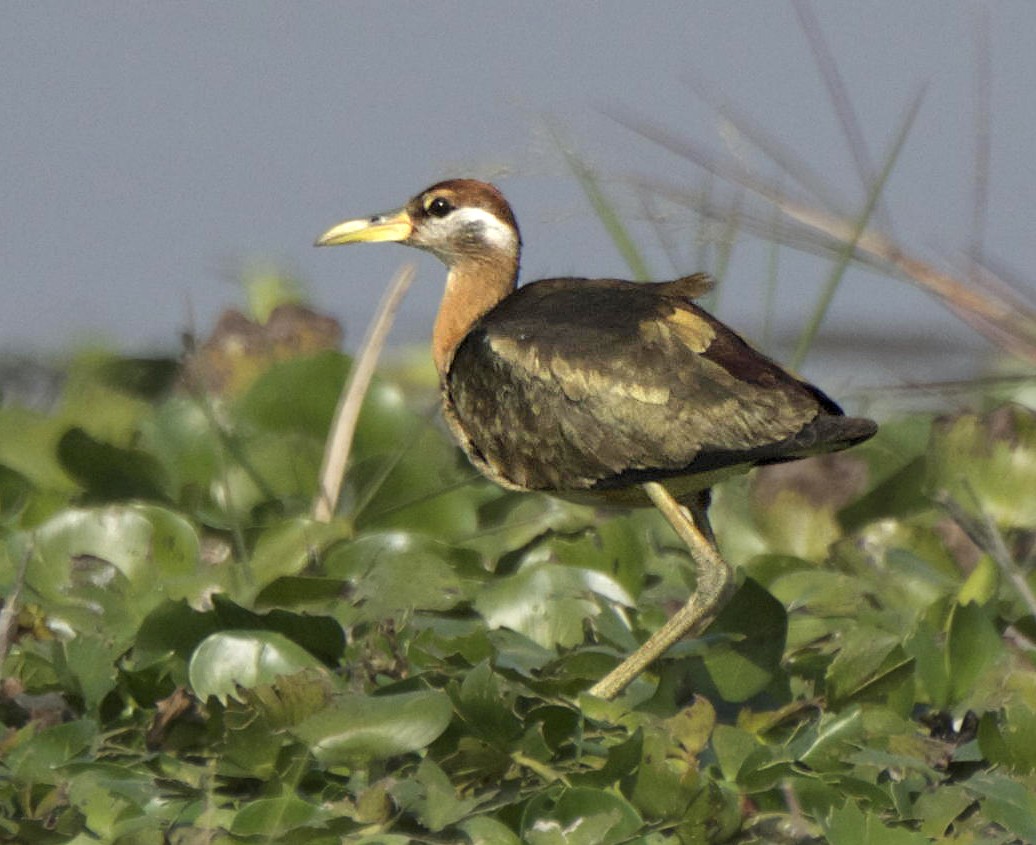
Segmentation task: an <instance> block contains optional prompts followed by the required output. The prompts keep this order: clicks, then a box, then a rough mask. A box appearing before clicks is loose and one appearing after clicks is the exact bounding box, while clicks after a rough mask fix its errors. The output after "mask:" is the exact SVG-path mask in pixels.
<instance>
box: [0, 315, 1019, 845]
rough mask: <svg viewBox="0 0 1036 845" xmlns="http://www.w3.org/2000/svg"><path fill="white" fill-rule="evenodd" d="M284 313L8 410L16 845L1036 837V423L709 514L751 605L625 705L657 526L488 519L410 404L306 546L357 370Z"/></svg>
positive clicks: (11, 779)
mask: <svg viewBox="0 0 1036 845" xmlns="http://www.w3.org/2000/svg"><path fill="white" fill-rule="evenodd" d="M287 307H290V308H291V309H292V310H291V311H290V312H289V313H288V317H290V320H288V322H289V323H291V324H292V325H293V326H295V328H296V329H298V332H297V335H296V339H298V338H301V341H299V342H296V341H295V340H292V336H290V333H289V336H287V337H286V336H285V335H283V334H281V335H277V336H276V337H274V338H272V339H271V338H270V337H269V336H268V335H269V332H270V331H273V330H274V329H271V328H270V326H271V325H272V326H273V327H275V328H276V327H277V326H283V325H284V324H285V323H284V321H285V319H286V318H285V316H284V314H283V313H282V315H281V317H277V311H276V310H275V311H274V312H273V314H271V315H270V316H269V319H268V320H266V321H265V323H264V324H263V325H264V326H265V327H266V332H265V333H264V331H263V330H262V327H256V326H255V324H249V325H247V326H244V325H243V324H242V323H241V320H243V319H245V318H241V319H238V318H237V317H235V318H233V319H230V320H228V321H227V322H226V324H223V331H224V333H223V335H221V337H220V338H217V339H216V340H217V341H218V342H216V341H213V342H209V343H207V344H206V345H204V346H203V347H201V348H200V351H198V352H197V353H195V355H194V356H193V357H192V359H191V361H190V362H189V363H188V364H187V367H186V369H182V370H179V374H178V375H177V372H178V371H177V368H175V367H174V366H173V365H172V364H171V362H163V361H147V360H135V361H130V360H122V359H118V360H113V359H109V358H104V357H103V356H99V355H92V356H87V357H84V358H83V359H82V360H80V361H77V362H76V363H75V364H74V365H73V366H72V367H71V369H70V371H69V374H68V378H67V379H66V381H65V385H64V389H63V392H62V394H61V395H60V397H59V399H58V400H57V401H56V403H55V405H54V407H53V408H52V409H51V410H49V411H48V412H47V413H41V412H36V411H32V410H29V409H27V408H23V407H18V406H15V405H8V406H4V407H0V531H2V544H0V592H2V595H3V596H4V597H5V598H4V606H3V612H2V616H0V642H2V644H3V645H2V651H0V657H2V685H0V714H2V717H3V723H4V725H5V728H4V732H3V734H2V736H0V841H2V842H18V843H37V842H38V843H57V842H75V843H87V842H107V843H119V844H120V845H130V843H134V845H136V843H156V845H157V843H181V844H182V845H187V844H188V843H232V842H272V841H276V842H290V843H338V842H343V841H348V842H358V843H363V842H366V843H405V842H442V843H445V842H470V843H520V842H528V843H534V845H554V843H586V845H594V844H596V843H626V842H641V843H656V842H663V841H675V842H685V843H703V842H717V843H718V842H737V843H750V842H760V843H761V842H776V843H806V842H824V841H826V842H830V843H834V845H856V843H861V844H862V843H893V845H895V843H904V845H913V843H928V842H959V843H969V844H970V843H990V845H992V843H1012V842H1027V841H1028V842H1031V841H1036V797H1034V796H1036V671H1034V666H1033V655H1034V653H1036V651H1034V650H1036V646H1034V642H1036V617H1034V610H1036V608H1034V606H1033V603H1032V588H1033V587H1034V586H1036V575H1034V573H1033V557H1034V553H1033V549H1034V546H1036V541H1034V538H1036V415H1034V413H1033V412H1032V411H1031V410H1030V409H1027V408H1025V407H1023V406H1022V405H1010V404H1008V405H1002V406H1000V407H998V408H995V409H979V410H978V411H976V412H974V413H960V414H956V415H953V416H949V417H945V418H941V419H937V420H932V419H930V418H924V417H917V416H915V417H911V418H907V419H900V420H892V421H889V422H887V423H886V424H885V425H884V426H883V428H882V431H881V432H880V433H879V435H878V436H877V437H876V438H875V439H874V440H873V441H871V442H869V443H867V444H865V445H863V446H861V447H859V448H857V449H855V450H853V451H852V452H850V453H846V454H842V455H837V456H833V457H828V458H824V459H817V460H813V461H808V462H800V463H798V464H793V465H788V466H785V467H777V468H770V469H767V470H763V471H760V472H757V473H755V474H754V475H752V476H750V477H745V478H742V479H739V480H735V481H732V482H729V483H728V484H726V485H725V486H724V487H722V488H720V489H719V490H717V495H716V502H715V505H714V508H713V516H714V523H715V527H716V532H717V535H718V536H719V538H720V542H721V545H722V547H723V550H724V552H725V553H726V554H727V555H728V556H729V557H730V558H731V559H732V560H733V561H734V562H735V563H736V564H738V565H739V567H740V569H741V571H742V573H743V576H744V578H743V583H742V586H741V588H740V591H739V592H738V594H737V595H736V596H735V598H734V600H733V601H732V602H731V604H730V605H729V606H728V607H727V609H726V610H725V611H724V612H723V614H722V615H721V616H720V618H719V619H718V620H717V621H716V623H715V624H714V625H713V626H712V628H711V629H710V630H709V631H708V632H707V633H706V635H705V636H703V637H702V638H701V639H699V640H694V641H686V642H683V643H681V644H679V645H678V646H676V647H674V648H673V649H671V651H670V652H669V654H667V655H666V657H665V659H663V660H662V661H660V662H659V664H658V665H657V666H656V667H655V668H654V672H653V673H652V674H649V675H648V676H646V677H643V678H641V679H639V680H638V681H637V682H636V683H634V685H633V686H632V687H631V688H630V689H629V690H628V691H627V692H626V693H625V694H624V695H623V696H622V697H620V698H619V699H618V700H616V701H614V702H605V701H601V700H598V699H593V698H591V697H589V696H587V695H586V694H585V693H584V690H585V689H586V688H588V687H589V686H590V685H591V684H592V682H593V681H595V680H597V679H598V678H600V677H601V676H602V675H603V674H604V673H605V672H606V671H607V670H608V669H609V668H610V667H612V666H614V665H615V664H616V662H617V661H619V660H620V659H621V658H622V656H623V655H625V654H627V653H628V652H629V651H630V650H631V649H633V648H634V647H635V645H636V643H638V642H640V641H642V640H643V639H644V638H645V637H646V636H647V635H648V634H649V633H650V632H651V631H652V630H654V629H655V628H657V627H658V626H659V625H660V624H661V623H662V622H663V621H664V619H665V618H666V616H667V614H668V613H670V612H671V611H672V610H673V609H675V608H676V607H677V606H679V604H681V603H682V602H683V601H684V600H685V599H686V597H687V596H688V594H689V592H690V591H691V590H692V589H693V585H694V575H693V567H692V566H691V564H690V562H689V560H688V558H687V555H686V552H685V551H684V550H683V549H682V547H681V546H680V544H679V542H678V540H677V539H676V538H675V536H673V535H672V534H671V532H670V530H669V528H668V526H667V525H666V524H665V522H664V521H663V520H662V519H661V517H659V516H658V515H657V514H656V513H654V512H653V511H650V510H643V511H638V512H635V513H630V514H621V513H620V514H616V513H609V512H604V511H595V510H594V509H592V508H587V507H582V506H576V505H569V504H566V503H562V502H559V501H557V500H553V499H550V498H547V497H541V496H535V495H517V494H513V493H508V492H505V491H502V490H500V489H498V488H496V487H494V486H493V485H491V484H489V483H488V482H486V481H484V480H482V479H480V478H478V477H477V476H476V475H475V474H474V473H473V471H472V469H471V468H470V467H469V466H468V465H467V464H466V462H465V461H464V459H463V458H462V457H461V455H460V454H459V452H458V451H457V450H456V449H455V448H454V447H453V446H452V444H451V443H450V442H449V440H448V438H447V436H446V435H445V433H444V431H443V430H442V427H441V426H440V425H439V423H438V420H437V417H436V416H435V415H434V414H433V413H432V412H431V409H432V408H433V407H434V404H435V401H436V398H435V397H434V395H432V394H430V393H428V392H426V391H423V390H422V389H420V388H404V387H403V386H401V385H400V384H397V383H395V382H394V381H393V380H392V379H391V378H389V377H388V376H385V377H383V378H382V379H381V380H380V381H378V382H376V384H375V387H374V389H373V390H372V391H371V393H370V395H369V397H368V400H367V404H366V406H365V409H364V412H363V415H362V419H361V423H360V429H359V432H358V435H357V441H356V446H355V450H354V453H353V456H352V461H351V466H350V470H349V473H348V478H347V484H346V488H347V489H346V495H345V503H344V506H343V509H342V511H341V513H340V515H339V516H338V517H337V518H336V519H335V520H334V521H333V522H332V523H331V524H328V525H324V524H317V523H314V522H313V521H311V520H310V519H309V517H308V509H309V504H310V502H311V500H312V496H313V491H314V487H315V483H316V474H317V470H318V466H319V462H320V456H321V449H322V445H323V438H324V436H325V433H326V429H327V426H328V423H329V421H330V419H331V415H332V412H333V409H334V406H335V402H336V400H337V395H338V391H339V389H340V386H341V383H342V380H343V379H344V377H345V375H346V373H347V371H348V368H349V360H348V359H347V358H345V357H344V356H342V355H340V354H339V353H337V352H335V351H333V350H332V349H330V348H327V344H325V343H323V341H320V342H317V341H315V340H314V338H317V339H319V338H324V337H327V336H329V335H333V334H334V333H333V332H331V331H330V330H329V328H328V324H327V323H325V322H322V318H319V319H318V320H317V322H315V323H312V324H310V323H309V322H308V318H307V317H306V315H305V312H304V310H300V308H299V307H298V306H294V305H292V306H287ZM228 326H229V328H228ZM231 330H233V331H232V332H231V333H232V334H233V337H234V338H237V339H236V340H234V341H233V342H230V341H228V340H227V338H228V337H229V336H230V335H228V334H227V332H228V331H231ZM277 330H278V331H279V329H277ZM241 338H247V339H248V342H247V343H245V342H244V341H241ZM292 350H294V352H292Z"/></svg>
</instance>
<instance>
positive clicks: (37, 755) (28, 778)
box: [4, 719, 98, 783]
mask: <svg viewBox="0 0 1036 845" xmlns="http://www.w3.org/2000/svg"><path fill="white" fill-rule="evenodd" d="M97 734H98V727H97V723H96V722H95V721H93V720H92V719H77V720H76V721H74V722H65V723H64V724H61V725H55V726H54V727H51V728H44V729H43V730H40V731H39V732H38V733H37V734H36V735H35V736H32V737H29V738H27V739H28V741H26V742H25V743H24V744H22V745H18V746H16V747H15V748H13V749H11V750H10V751H8V752H7V753H6V757H5V760H4V767H5V769H7V771H9V772H11V773H12V774H13V775H14V776H15V777H17V778H18V779H19V780H21V781H23V782H27V783H60V782H61V780H62V776H61V774H60V773H59V770H60V769H61V767H62V766H64V765H66V764H68V763H70V762H72V761H73V760H75V759H76V758H77V757H78V756H79V755H80V754H82V753H84V752H85V751H86V750H87V749H89V748H90V746H91V745H92V744H93V743H94V742H95V741H96V739H97Z"/></svg>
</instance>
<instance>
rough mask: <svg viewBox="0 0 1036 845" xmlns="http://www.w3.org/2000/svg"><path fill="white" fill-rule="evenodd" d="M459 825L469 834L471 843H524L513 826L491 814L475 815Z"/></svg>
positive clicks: (512, 844)
mask: <svg viewBox="0 0 1036 845" xmlns="http://www.w3.org/2000/svg"><path fill="white" fill-rule="evenodd" d="M457 826H458V827H459V828H460V829H461V830H462V831H464V833H465V834H466V835H467V837H468V841H469V842H470V843H471V845H522V843H521V840H520V839H519V838H518V837H517V836H516V835H515V833H514V831H513V830H511V828H509V827H508V826H507V825H505V824H503V823H502V822H498V821H497V820H496V819H494V818H493V817H491V816H475V818H472V819H465V820H464V821H462V822H461V823H460V824H459V825H457Z"/></svg>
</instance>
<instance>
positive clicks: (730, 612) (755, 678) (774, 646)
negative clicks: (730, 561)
mask: <svg viewBox="0 0 1036 845" xmlns="http://www.w3.org/2000/svg"><path fill="white" fill-rule="evenodd" d="M787 630H788V618H787V614H786V613H785V612H784V606H783V605H782V604H781V603H780V602H779V601H777V600H776V599H775V598H774V597H773V596H771V595H770V594H769V593H768V592H767V591H766V590H764V589H763V588H762V587H760V586H759V585H758V584H757V583H756V582H755V581H753V580H752V579H751V578H747V579H745V582H744V583H743V584H742V585H741V587H740V588H739V589H738V591H737V592H736V593H735V594H734V596H733V597H732V598H731V600H730V602H729V603H728V604H727V606H726V607H724V608H723V610H722V611H720V614H719V616H718V617H717V618H716V621H715V622H713V623H712V625H710V626H709V630H708V633H709V637H710V638H712V637H717V638H718V639H719V644H717V645H714V646H710V648H709V649H708V650H707V651H706V652H705V656H704V658H703V660H704V662H705V668H706V670H707V671H708V673H709V677H710V678H711V679H712V682H713V683H714V684H715V685H716V689H717V690H719V693H720V695H722V696H723V698H724V700H726V701H730V702H739V701H746V700H747V699H749V698H751V697H752V696H753V695H755V694H756V693H758V692H761V691H762V690H763V689H765V688H766V687H767V685H768V684H769V683H770V680H771V679H772V678H773V676H774V673H775V672H776V671H777V670H778V668H779V667H780V662H781V656H782V655H783V654H784V642H785V637H786V635H787Z"/></svg>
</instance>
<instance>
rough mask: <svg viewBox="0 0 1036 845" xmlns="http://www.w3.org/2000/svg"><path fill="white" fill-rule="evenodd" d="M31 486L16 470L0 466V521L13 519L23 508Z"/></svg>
mask: <svg viewBox="0 0 1036 845" xmlns="http://www.w3.org/2000/svg"><path fill="white" fill-rule="evenodd" d="M32 490H33V484H32V482H31V481H29V479H28V478H26V477H25V476H24V475H22V474H21V473H20V472H18V471H17V470H14V469H11V468H10V467H9V466H4V465H3V464H0V521H3V522H8V521H9V520H11V519H13V518H14V517H15V516H16V515H17V514H18V513H19V512H20V511H21V509H22V508H23V507H24V506H25V503H26V501H27V500H28V498H29V496H30V494H31V493H32Z"/></svg>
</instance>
